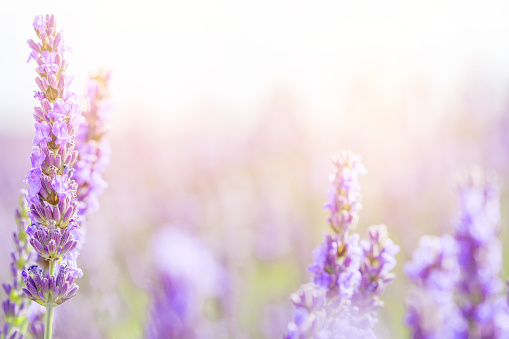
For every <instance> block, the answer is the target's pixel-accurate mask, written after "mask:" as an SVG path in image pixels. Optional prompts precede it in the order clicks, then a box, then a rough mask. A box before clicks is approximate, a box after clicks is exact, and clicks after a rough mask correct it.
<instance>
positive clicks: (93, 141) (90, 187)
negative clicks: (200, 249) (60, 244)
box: [73, 72, 111, 217]
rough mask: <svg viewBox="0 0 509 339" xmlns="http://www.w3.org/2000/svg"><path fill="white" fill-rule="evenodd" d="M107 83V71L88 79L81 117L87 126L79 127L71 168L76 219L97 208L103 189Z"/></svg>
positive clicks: (108, 108)
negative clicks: (85, 105) (75, 188)
mask: <svg viewBox="0 0 509 339" xmlns="http://www.w3.org/2000/svg"><path fill="white" fill-rule="evenodd" d="M109 81H110V73H109V72H101V73H99V74H98V75H97V76H95V77H92V78H91V79H90V81H89V86H88V94H87V99H88V102H89V108H88V110H86V111H85V112H84V114H83V115H84V117H85V118H86V121H87V124H83V125H81V126H80V129H79V131H78V134H77V136H76V148H77V150H78V152H79V158H78V161H77V162H76V164H75V166H74V167H75V169H76V171H75V172H74V176H73V179H74V180H75V181H76V182H77V183H78V191H77V196H78V200H79V201H80V208H79V211H78V215H79V216H80V217H86V216H87V215H88V214H90V213H92V212H94V211H95V210H97V209H98V206H99V203H98V197H99V196H100V195H101V194H102V192H103V190H104V189H105V188H106V186H107V184H106V182H105V181H104V180H103V178H102V174H103V172H104V170H105V168H106V166H107V165H108V162H109V153H110V145H109V142H108V140H107V139H106V138H105V135H106V133H107V131H108V126H109V121H110V117H109V115H110V113H111V104H110V101H109V93H108V92H109V91H108V89H109V88H108V86H109Z"/></svg>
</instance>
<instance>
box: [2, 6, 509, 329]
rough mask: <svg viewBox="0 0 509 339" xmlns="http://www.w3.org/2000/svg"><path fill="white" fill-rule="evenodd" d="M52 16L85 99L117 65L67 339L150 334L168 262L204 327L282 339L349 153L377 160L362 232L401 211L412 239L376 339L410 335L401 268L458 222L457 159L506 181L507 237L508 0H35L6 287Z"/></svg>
mask: <svg viewBox="0 0 509 339" xmlns="http://www.w3.org/2000/svg"><path fill="white" fill-rule="evenodd" d="M42 13H53V14H55V17H56V19H57V22H58V25H59V27H60V28H61V29H63V31H64V36H65V41H66V43H67V45H69V46H70V47H71V48H72V53H71V55H69V56H68V60H69V67H68V69H67V72H68V73H69V74H72V75H74V76H75V79H74V82H73V91H74V92H76V93H77V94H78V96H79V97H82V98H84V96H85V93H86V86H87V80H88V77H89V76H90V75H92V74H94V73H95V72H97V71H98V70H99V69H101V68H102V69H111V71H112V78H111V83H110V85H111V100H112V102H113V104H114V107H115V109H114V112H113V121H112V123H111V132H110V134H109V135H108V138H109V139H110V141H111V145H112V153H111V163H110V166H109V167H108V169H107V171H106V173H105V180H106V181H107V182H108V185H109V187H108V188H107V190H106V191H105V193H104V195H103V196H102V197H101V198H100V202H101V207H100V211H98V212H96V213H95V214H94V215H93V216H92V217H91V218H90V222H89V224H88V226H87V227H88V228H87V232H88V236H87V242H86V243H85V245H84V248H83V251H82V254H81V256H80V258H79V261H78V264H79V265H80V267H81V268H82V269H83V271H84V277H83V278H82V279H81V280H80V281H79V285H80V292H79V294H78V295H77V296H76V297H75V298H74V299H72V300H71V301H69V302H67V303H65V304H63V305H62V306H59V307H58V308H57V309H56V320H55V331H56V334H57V335H58V336H59V337H61V338H69V337H76V333H80V337H87V338H141V337H144V335H145V333H146V324H147V322H148V321H149V318H150V317H151V313H150V309H151V307H152V306H151V305H152V304H153V300H154V292H153V291H154V289H157V286H158V284H159V283H160V282H159V281H158V279H157V276H158V275H157V272H158V270H159V271H160V270H165V269H168V265H171V263H172V262H174V261H175V258H182V261H183V262H185V263H186V265H184V266H185V267H187V269H188V270H187V271H186V272H185V273H182V274H181V275H182V276H183V277H184V278H183V279H184V281H187V280H185V279H188V281H194V282H200V283H197V284H196V286H195V289H196V290H198V291H199V292H198V294H199V297H198V299H199V300H200V301H199V302H200V310H199V312H198V313H200V319H199V321H200V326H199V327H200V330H201V331H202V332H203V333H205V334H206V335H205V337H211V338H280V337H281V336H282V335H283V334H284V333H285V331H286V325H287V323H288V321H289V320H290V319H291V318H292V316H293V314H292V313H293V308H292V305H291V303H290V301H289V295H290V293H292V292H294V291H295V290H296V289H297V288H298V287H299V285H301V284H302V283H305V282H308V281H309V279H310V274H309V273H308V272H307V267H308V266H309V265H310V264H311V262H312V250H313V249H314V248H315V247H316V246H317V245H318V243H319V242H320V241H321V238H322V235H323V232H325V231H328V228H327V212H326V211H324V210H323V209H322V206H323V203H324V202H325V200H326V193H325V192H326V190H327V189H328V187H329V180H328V177H329V174H330V173H331V172H332V170H333V168H332V165H331V163H330V156H331V155H332V154H334V153H336V152H338V151H339V150H342V149H351V150H353V151H354V152H356V153H361V154H362V155H363V161H364V163H365V165H366V167H367V169H368V174H367V175H366V176H363V177H361V178H360V183H361V186H362V190H363V206H364V208H363V210H362V211H361V212H360V222H359V226H358V231H359V233H361V235H362V236H365V234H366V229H367V227H368V226H370V225H373V224H380V223H385V224H386V225H387V226H388V230H389V234H390V236H391V237H392V238H393V240H394V241H395V242H396V243H397V244H399V245H400V246H401V248H402V250H401V252H400V253H399V254H398V256H397V260H398V267H397V269H396V273H397V278H396V280H395V282H394V283H393V284H392V285H390V287H389V288H388V289H387V291H386V292H385V294H384V298H383V299H384V300H385V307H384V308H383V309H382V310H381V311H380V313H379V323H378V324H377V326H376V327H375V330H376V333H377V336H378V337H379V338H405V337H407V336H408V333H407V331H406V329H405V327H404V297H405V292H406V289H407V287H406V286H407V280H406V278H405V276H404V273H403V272H402V265H403V263H404V262H405V261H407V260H408V258H409V256H410V255H411V253H412V250H413V249H414V248H415V246H416V245H417V243H418V238H419V237H420V236H421V235H423V234H437V235H439V234H443V233H446V232H450V230H451V226H452V225H453V223H454V218H455V215H456V214H455V213H456V202H457V201H456V196H455V194H454V191H453V183H454V178H455V176H456V174H457V172H458V171H460V170H462V169H465V168H469V167H470V166H471V165H475V164H477V165H480V166H482V167H483V168H485V169H487V170H490V171H493V172H495V173H497V174H498V175H499V176H500V177H501V179H502V181H501V182H502V189H503V190H504V191H503V195H502V216H503V221H502V233H501V237H502V241H503V242H504V244H507V243H508V239H507V234H508V232H507V206H508V203H509V202H508V199H507V193H506V192H507V178H508V174H509V172H508V170H509V157H508V156H507V154H508V151H509V96H508V93H509V35H508V34H507V33H508V32H509V21H508V20H507V15H508V14H509V5H508V4H507V3H505V4H503V3H502V2H496V1H484V2H482V4H481V2H465V1H355V2H354V1H321V0H319V1H284V0H272V1H252V2H239V1H227V0H223V1H219V0H216V1H195V0H191V1H180V2H174V1H167V2H165V4H163V3H162V2H159V1H153V0H147V1H144V2H140V1H137V2H134V1H122V2H120V1H96V0H91V1H87V2H80V3H78V2H75V3H74V2H69V1H50V2H48V3H45V2H41V1H32V0H29V1H22V2H12V3H9V4H7V3H4V4H2V5H0V42H1V48H0V67H1V74H2V78H3V81H1V82H0V145H2V146H0V202H1V204H0V232H1V233H0V234H2V236H0V249H1V250H0V280H2V281H6V280H9V279H10V278H9V270H8V265H9V261H10V257H9V253H10V251H11V248H12V242H11V237H10V233H11V232H12V231H14V229H15V224H14V219H13V211H14V209H15V207H16V204H17V197H18V192H19V189H20V188H26V187H27V186H26V184H24V183H23V179H24V177H25V175H26V172H27V171H28V170H29V168H30V161H29V155H30V153H31V147H32V139H33V136H34V127H33V117H32V112H33V107H34V106H35V105H36V104H37V102H36V99H34V98H33V91H35V90H36V89H37V88H36V84H35V82H34V78H35V76H36V73H35V71H34V68H35V64H34V63H33V62H32V63H30V64H27V63H26V60H27V59H28V55H29V48H28V45H27V44H26V41H27V39H35V37H36V35H35V32H34V30H33V28H32V22H33V18H34V17H35V16H36V15H38V14H42ZM161 239H163V240H164V239H167V242H166V243H165V242H164V241H163V240H161ZM171 239H182V240H181V241H180V242H178V243H179V244H187V243H189V244H191V245H190V246H191V248H193V247H192V246H195V247H194V248H198V249H199V250H197V251H198V252H197V251H190V250H189V249H187V250H186V249H183V250H182V251H180V252H179V248H180V247H183V246H180V245H176V243H175V242H173V243H172V240H171ZM186 239H187V240H186ZM505 252H506V253H507V250H505ZM192 253H200V255H197V257H193V254H192ZM191 257H193V258H191ZM186 260H188V261H186ZM177 266H178V265H177ZM179 272H180V271H179ZM179 274H180V273H179ZM507 274H508V263H507V262H506V263H505V268H504V271H503V276H504V277H506V276H507ZM203 281H205V282H206V283H205V282H203ZM202 282H203V283H202ZM193 286H194V285H193ZM1 296H2V299H3V298H4V294H3V291H2V294H1ZM197 321H198V320H197ZM85 334H86V335H85Z"/></svg>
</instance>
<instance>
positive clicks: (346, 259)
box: [285, 151, 399, 339]
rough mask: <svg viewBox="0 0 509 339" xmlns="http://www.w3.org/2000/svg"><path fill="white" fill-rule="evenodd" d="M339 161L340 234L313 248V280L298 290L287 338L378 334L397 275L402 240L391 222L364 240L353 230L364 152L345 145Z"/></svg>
mask: <svg viewBox="0 0 509 339" xmlns="http://www.w3.org/2000/svg"><path fill="white" fill-rule="evenodd" d="M333 164H334V166H335V167H336V168H335V173H334V174H333V176H332V177H331V183H332V186H333V187H332V189H331V190H330V191H329V202H328V204H326V207H327V208H328V209H329V210H330V212H331V216H330V217H329V223H330V226H331V228H332V229H333V231H334V232H336V234H333V235H330V234H325V236H324V241H323V243H322V244H321V245H319V246H318V247H317V248H316V249H315V250H314V251H313V264H312V265H311V266H310V267H309V271H310V272H311V273H313V274H314V277H313V282H312V283H310V284H306V285H303V286H301V288H300V289H299V291H298V292H297V293H296V294H293V295H292V301H293V302H294V305H295V307H296V310H295V313H294V320H293V322H290V323H289V325H288V332H287V335H286V337H285V338H287V339H301V338H302V339H304V338H317V339H319V338H345V339H346V338H354V339H356V338H359V339H360V338H374V333H373V331H372V328H373V326H374V325H375V324H376V322H377V311H378V310H379V309H380V307H382V306H383V302H382V301H381V300H380V298H379V296H380V294H381V293H382V292H383V291H384V290H385V286H386V285H387V284H389V283H390V282H392V280H393V279H394V275H393V274H392V273H391V270H392V269H393V268H394V267H395V266H396V259H395V257H394V256H395V255H396V254H397V253H398V252H399V246H397V245H395V244H394V243H393V242H392V240H390V239H389V238H388V236H387V228H386V227H385V225H378V226H373V227H371V228H370V229H369V236H370V239H369V240H361V243H360V244H359V234H357V233H354V234H351V231H352V230H353V228H354V227H355V226H356V225H357V222H358V215H357V211H359V210H360V208H361V205H360V198H361V194H360V186H359V184H358V183H357V177H358V174H360V173H365V172H366V170H365V168H364V165H363V164H362V163H361V162H360V155H356V154H353V153H352V152H346V151H344V152H341V153H340V154H339V155H337V156H335V157H333Z"/></svg>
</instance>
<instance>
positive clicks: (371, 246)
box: [352, 225, 399, 328]
mask: <svg viewBox="0 0 509 339" xmlns="http://www.w3.org/2000/svg"><path fill="white" fill-rule="evenodd" d="M368 233H369V240H366V239H362V240H361V247H362V250H363V256H362V259H363V261H362V263H361V265H360V268H359V272H360V276H361V277H362V278H361V281H360V284H359V286H358V287H357V289H356V290H355V294H354V296H353V298H352V305H353V311H352V313H353V314H354V316H355V318H356V319H355V320H356V322H357V324H358V326H359V327H362V328H373V326H375V324H376V322H377V317H376V312H377V311H378V310H379V309H380V308H381V307H382V306H383V305H384V303H383V301H382V300H381V299H380V297H379V296H380V295H381V294H382V293H383V292H384V290H385V287H386V286H387V285H388V284H390V283H391V282H392V281H393V280H394V274H393V273H392V272H391V271H392V269H394V267H396V258H395V255H396V254H397V253H398V252H399V246H398V245H395V244H394V243H393V241H392V240H391V239H390V238H389V237H388V234H387V227H386V226H385V225H377V226H371V227H370V228H369V229H368Z"/></svg>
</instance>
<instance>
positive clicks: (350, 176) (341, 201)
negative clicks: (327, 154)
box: [325, 151, 366, 235]
mask: <svg viewBox="0 0 509 339" xmlns="http://www.w3.org/2000/svg"><path fill="white" fill-rule="evenodd" d="M332 163H333V164H334V166H335V167H336V170H335V172H334V174H332V175H331V177H330V181H331V184H332V187H331V189H330V190H329V192H328V195H329V201H328V202H327V204H325V208H327V209H329V210H330V212H331V215H330V217H329V224H330V225H331V227H332V229H333V230H334V232H336V233H337V234H339V235H343V234H344V233H347V232H348V231H350V230H351V229H353V228H354V227H355V226H356V225H357V222H358V220H359V215H358V213H357V212H359V211H360V210H361V208H362V205H361V202H360V201H361V197H362V196H361V193H360V186H359V183H358V181H357V180H358V176H359V174H365V173H366V168H365V167H364V165H363V164H362V162H361V156H360V155H359V154H354V153H352V152H351V151H342V152H341V153H339V154H337V155H335V156H333V157H332Z"/></svg>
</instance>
